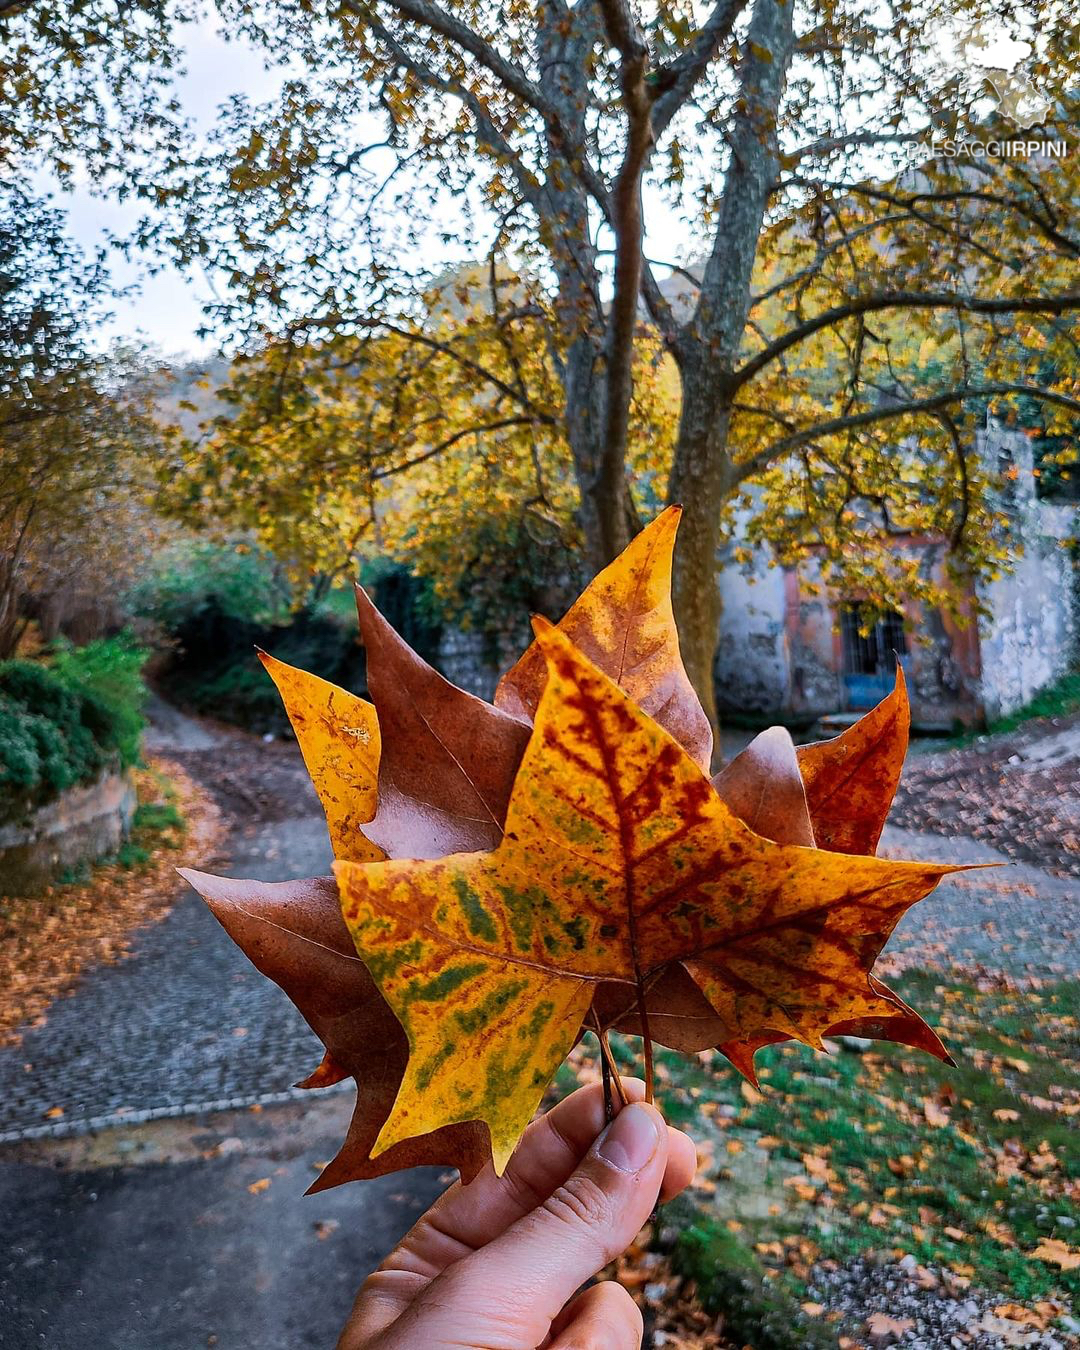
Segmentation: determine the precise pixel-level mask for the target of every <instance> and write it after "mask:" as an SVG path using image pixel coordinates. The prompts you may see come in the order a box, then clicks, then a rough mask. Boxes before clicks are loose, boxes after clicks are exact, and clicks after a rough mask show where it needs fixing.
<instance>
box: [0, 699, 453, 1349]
mask: <svg viewBox="0 0 1080 1350" xmlns="http://www.w3.org/2000/svg"><path fill="white" fill-rule="evenodd" d="M153 748H154V750H155V751H157V752H158V753H168V754H171V755H174V756H176V757H177V758H179V759H181V760H182V761H183V762H184V764H185V766H186V767H187V769H188V770H189V772H191V773H192V774H193V775H194V776H195V777H197V778H199V777H201V778H202V779H203V780H204V781H206V782H209V783H210V784H211V786H212V788H213V789H214V791H215V792H216V794H217V795H218V797H219V800H221V801H222V803H223V805H224V806H225V809H226V810H227V811H228V812H229V814H230V816H231V818H232V825H231V828H230V845H229V847H230V860H229V865H228V866H227V867H223V868H222V869H221V870H223V871H229V872H231V873H232V874H234V875H245V876H254V877H260V878H264V879H278V878H282V877H286V876H301V875H308V876H310V875H317V874H320V873H324V872H326V871H327V870H328V868H329V863H330V860H331V855H330V848H329V843H328V840H327V835H326V827H325V824H324V822H323V819H322V816H321V815H320V814H319V809H318V803H317V801H316V798H315V796H314V793H313V792H312V791H311V788H310V785H309V783H308V782H307V777H306V774H305V773H304V771H303V766H302V764H300V763H299V758H298V756H294V755H293V754H292V753H291V752H290V751H289V750H288V749H287V748H286V747H284V746H267V747H263V746H262V745H261V744H260V743H259V742H256V741H254V740H253V739H252V738H247V737H237V736H236V735H235V733H229V734H228V735H226V736H225V737H224V738H222V737H220V736H218V735H217V734H216V733H215V731H214V730H213V729H211V730H209V731H208V730H207V729H206V728H205V727H203V726H201V725H200V724H198V723H193V722H191V721H190V719H185V718H183V717H180V716H178V715H176V714H175V713H174V712H173V710H168V709H166V711H165V713H164V714H159V720H158V722H157V725H156V726H155V733H154V737H153ZM263 760H265V773H259V772H253V764H254V765H255V767H256V770H257V769H258V766H259V765H261V764H262V763H263ZM256 780H257V781H256ZM267 784H269V786H267ZM178 889H179V890H181V891H182V895H181V899H180V900H179V902H178V903H177V905H176V907H175V908H174V909H173V910H172V912H171V913H170V914H169V915H168V916H167V917H166V918H165V919H164V920H163V921H162V922H160V923H158V924H154V925H150V926H148V927H147V928H146V929H144V930H143V931H142V932H141V933H140V934H138V935H137V937H136V939H135V941H134V942H133V944H132V949H131V954H130V956H129V957H128V959H126V960H124V961H121V962H120V963H118V964H117V965H112V966H105V967H101V968H99V969H97V970H93V971H90V972H88V974H87V975H86V976H85V978H84V979H82V980H81V981H80V982H79V984H78V986H77V988H76V990H75V992H74V993H73V995H72V996H71V997H69V998H66V999H62V1000H60V1001H59V1002H58V1003H56V1004H54V1006H53V1007H52V1009H51V1010H50V1012H49V1016H48V1019H47V1021H46V1022H45V1023H44V1025H42V1026H41V1027H39V1028H35V1029H31V1030H29V1031H28V1032H27V1033H26V1034H25V1036H24V1039H23V1043H22V1044H21V1045H20V1046H18V1047H17V1048H15V1049H11V1050H4V1051H0V1139H2V1138H3V1136H4V1132H6V1134H7V1136H8V1142H7V1144H6V1146H4V1147H0V1215H2V1216H3V1223H2V1225H0V1347H3V1350H31V1347H33V1350H39V1347H42V1346H45V1347H48V1350H195V1347H202V1346H211V1345H213V1346H217V1347H218V1348H219V1350H297V1348H298V1347H302V1346H312V1347H319V1348H320V1350H329V1347H331V1346H332V1345H333V1344H334V1342H335V1340H336V1337H337V1332H338V1330H339V1329H340V1326H341V1323H342V1321H343V1320H344V1317H345V1315H346V1313H347V1311H348V1308H349V1306H350V1303H351V1300H352V1297H353V1294H354V1293H355V1289H356V1287H357V1285H358V1284H359V1283H360V1281H361V1280H362V1279H363V1277H364V1275H365V1274H366V1273H367V1272H368V1271H369V1270H371V1269H372V1268H373V1267H374V1266H375V1265H376V1264H377V1263H378V1261H379V1260H380V1259H381V1257H382V1256H383V1255H384V1254H385V1252H386V1251H388V1250H389V1248H390V1247H391V1246H392V1245H393V1244H394V1242H395V1241H396V1240H397V1239H398V1237H399V1236H400V1235H401V1234H402V1233H403V1232H404V1231H405V1230H406V1229H407V1228H408V1227H409V1226H410V1225H411V1223H412V1221H413V1219H414V1217H415V1215H416V1214H417V1213H418V1212H420V1211H421V1210H422V1209H424V1208H426V1207H427V1205H428V1204H429V1203H430V1202H431V1200H432V1199H434V1197H435V1195H436V1194H437V1193H438V1192H439V1190H440V1189H441V1188H442V1186H443V1184H444V1182H443V1181H440V1179H439V1175H438V1173H435V1172H433V1171H431V1170H430V1169H427V1170H423V1171H414V1172H410V1173H407V1174H405V1175H399V1176H396V1177H390V1178H387V1179H385V1180H380V1181H376V1182H370V1183H364V1184H363V1185H353V1186H348V1187H344V1188H340V1189H338V1190H336V1191H333V1192H330V1193H327V1194H325V1195H322V1196H318V1197H312V1198H310V1199H304V1198H303V1192H304V1190H305V1189H306V1188H307V1186H308V1185H309V1184H310V1183H311V1181H312V1180H313V1179H314V1176H315V1172H316V1167H315V1164H316V1163H317V1162H325V1161H326V1160H327V1159H329V1158H330V1157H332V1156H333V1153H334V1152H335V1151H336V1149H337V1147H338V1145H339V1144H340V1142H341V1140H342V1139H343V1138H344V1134H345V1127H346V1124H347V1120H348V1114H349V1109H350V1104H351V1095H352V1094H351V1089H349V1088H344V1089H343V1090H340V1091H335V1090H331V1092H329V1093H320V1094H317V1096H316V1095H315V1094H290V1085H291V1084H292V1083H295V1082H296V1081H297V1079H298V1078H299V1077H301V1076H303V1075H304V1074H306V1073H307V1072H308V1071H309V1070H310V1069H311V1068H312V1067H313V1066H314V1065H315V1064H316V1063H317V1062H318V1059H319V1057H320V1054H321V1047H320V1046H319V1044H318V1042H317V1040H316V1039H315V1037H314V1036H313V1035H312V1033H311V1032H310V1030H309V1029H308V1028H307V1026H306V1025H305V1023H304V1022H303V1020H302V1019H301V1018H300V1017H299V1015H298V1014H297V1013H296V1012H295V1010H294V1009H293V1007H292V1005H291V1004H290V1003H289V1001H288V1000H287V999H286V998H285V996H284V995H283V994H281V993H280V991H279V990H278V989H277V988H276V987H275V986H274V985H272V984H271V983H270V982H269V981H268V980H265V979H264V978H263V977H262V976H261V975H259V974H257V972H256V971H255V970H254V969H253V968H252V967H251V966H250V965H249V964H248V962H247V960H246V958H245V957H244V956H243V955H242V954H241V953H240V952H239V950H238V949H237V948H236V947H234V945H233V944H232V942H231V941H230V940H229V939H228V938H227V937H226V936H225V934H224V933H223V931H222V930H221V928H220V927H219V926H218V924H217V922H216V921H215V920H214V919H213V918H212V917H211V915H210V913H209V911H208V910H207V909H206V907H205V905H204V904H203V903H202V901H201V900H200V899H198V897H197V896H195V895H194V894H193V893H191V892H190V891H187V888H186V887H182V884H181V883H179V882H178ZM268 1095H270V1096H273V1095H280V1096H290V1095H291V1096H294V1097H295V1096H298V1095H299V1096H302V1097H303V1100H302V1101H292V1102H290V1103H288V1104H285V1105H280V1106H266V1107H263V1108H262V1109H261V1110H259V1111H258V1112H257V1113H253V1112H252V1111H250V1110H240V1111H233V1112H228V1111H226V1112H222V1111H220V1110H218V1111H214V1112H210V1111H207V1110H205V1108H206V1106H207V1105H208V1104H211V1105H220V1104H221V1103H222V1102H223V1101H229V1100H232V1101H234V1102H237V1103H240V1102H242V1103H243V1104H244V1105H245V1106H246V1105H247V1104H248V1103H251V1102H253V1101H258V1100H266V1098H267V1096H268ZM56 1106H60V1107H62V1108H63V1111H64V1115H63V1116H62V1117H61V1118H60V1119H59V1121H56V1122H53V1121H49V1120H47V1119H46V1117H45V1113H46V1112H47V1111H49V1110H50V1109H51V1108H53V1107H56ZM147 1112H149V1113H152V1114H156V1115H157V1116H159V1117H160V1118H158V1119H154V1120H151V1121H149V1122H147V1123H140V1124H134V1125H131V1124H125V1123H124V1122H125V1121H126V1120H130V1119H131V1117H132V1115H133V1114H136V1113H147ZM169 1117H173V1118H169ZM87 1122H97V1124H98V1125H99V1126H100V1125H101V1124H104V1123H105V1122H110V1123H112V1126H113V1127H112V1128H108V1129H101V1130H100V1132H97V1130H95V1132H93V1133H90V1134H86V1133H83V1134H81V1135H79V1136H78V1137H72V1138H64V1137H57V1136H62V1135H65V1134H71V1132H72V1131H73V1130H74V1129H77V1128H79V1127H85V1126H86V1124H87ZM42 1133H44V1134H47V1135H48V1136H49V1137H45V1138H37V1139H31V1141H30V1142H22V1143H13V1142H10V1137H11V1136H12V1135H21V1136H23V1138H24V1139H25V1137H26V1136H27V1135H34V1134H42ZM266 1178H269V1180H270V1182H271V1184H270V1186H269V1187H266V1188H260V1189H257V1190H256V1192H254V1193H252V1192H250V1191H249V1190H248V1186H249V1185H251V1184H253V1183H255V1182H258V1181H261V1180H263V1179H266ZM320 1234H321V1235H322V1236H321V1237H320Z"/></svg>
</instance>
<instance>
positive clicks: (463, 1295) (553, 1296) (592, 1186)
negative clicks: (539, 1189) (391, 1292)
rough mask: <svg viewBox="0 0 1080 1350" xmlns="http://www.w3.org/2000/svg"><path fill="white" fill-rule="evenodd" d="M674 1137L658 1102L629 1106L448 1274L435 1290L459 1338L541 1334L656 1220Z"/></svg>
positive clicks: (513, 1340) (480, 1340) (501, 1340)
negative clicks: (558, 1178)
mask: <svg viewBox="0 0 1080 1350" xmlns="http://www.w3.org/2000/svg"><path fill="white" fill-rule="evenodd" d="M668 1140H669V1135H668V1128H667V1125H666V1124H665V1123H664V1119H663V1117H662V1116H661V1114H660V1112H659V1111H657V1109H656V1108H655V1107H654V1106H648V1105H646V1104H645V1103H644V1102H632V1103H631V1104H630V1105H628V1106H624V1107H623V1109H622V1110H621V1111H620V1112H619V1114H618V1115H617V1116H616V1117H615V1119H614V1120H613V1121H612V1122H611V1124H610V1125H608V1127H607V1128H606V1129H605V1130H604V1132H603V1133H602V1134H601V1135H600V1137H599V1138H598V1139H597V1140H596V1142H595V1143H594V1144H593V1146H592V1148H591V1149H590V1150H589V1152H588V1153H587V1154H586V1155H585V1157H584V1158H583V1159H582V1161H581V1163H580V1164H579V1165H578V1167H577V1169H576V1170H575V1171H574V1172H573V1173H572V1174H571V1175H570V1176H569V1177H568V1178H567V1180H566V1181H565V1182H564V1183H563V1185H561V1186H559V1187H558V1189H557V1190H555V1191H554V1192H553V1193H552V1194H551V1195H549V1196H548V1197H547V1198H546V1199H542V1198H541V1197H539V1196H538V1197H537V1200H538V1201H540V1203H539V1204H538V1206H537V1208H536V1209H534V1210H532V1211H531V1212H530V1213H528V1214H526V1215H525V1216H524V1218H521V1219H519V1220H518V1221H517V1223H515V1224H512V1225H511V1227H509V1228H508V1229H507V1230H506V1232H505V1233H503V1234H502V1236H501V1237H499V1238H497V1239H496V1240H495V1241H494V1242H491V1243H489V1244H488V1246H486V1247H484V1248H482V1249H481V1250H480V1251H478V1252H475V1253H473V1254H472V1255H470V1256H467V1257H466V1258H465V1259H464V1260H462V1261H459V1262H457V1263H456V1264H455V1265H453V1266H451V1267H450V1268H449V1269H448V1270H447V1271H446V1272H445V1273H444V1274H443V1275H442V1276H440V1277H439V1279H437V1280H436V1281H435V1282H434V1283H433V1284H432V1285H431V1286H430V1289H429V1294H430V1297H431V1299H432V1300H433V1301H434V1302H435V1303H436V1304H437V1305H438V1306H439V1307H440V1308H441V1309H444V1310H446V1309H447V1308H448V1307H449V1306H452V1307H453V1308H454V1309H455V1311H456V1313H457V1315H458V1317H459V1318H460V1319H461V1320H460V1321H459V1322H458V1323H457V1325H458V1335H459V1337H460V1339H459V1340H458V1342H457V1343H458V1344H464V1345H508V1346H516V1345H517V1344H519V1341H518V1340H517V1337H518V1336H520V1338H521V1339H520V1344H521V1345H523V1346H535V1345H538V1344H540V1343H541V1342H542V1341H543V1340H544V1338H545V1337H546V1336H547V1334H548V1331H549V1329H550V1325H551V1322H552V1319H553V1318H555V1317H556V1316H557V1314H558V1313H559V1312H560V1311H561V1309H562V1307H563V1305H564V1304H565V1303H566V1302H567V1300H568V1299H569V1298H570V1297H571V1296H572V1295H573V1294H574V1292H575V1291H576V1290H577V1289H578V1288H580V1286H581V1285H582V1284H583V1283H584V1282H585V1281H586V1280H588V1279H589V1278H590V1277H591V1276H593V1275H595V1274H596V1272H597V1271H598V1270H600V1269H601V1268H602V1267H603V1266H606V1265H607V1263H608V1262H609V1261H611V1260H613V1259H614V1258H615V1257H616V1256H618V1255H619V1253H620V1252H622V1251H624V1250H625V1249H626V1248H627V1247H628V1246H629V1245H630V1243H631V1242H632V1241H633V1239H634V1237H635V1236H636V1234H637V1233H638V1231H639V1230H640V1229H641V1227H642V1225H643V1224H645V1223H646V1221H647V1220H648V1218H649V1215H650V1214H651V1213H652V1210H653V1208H654V1206H655V1205H656V1201H657V1197H658V1195H659V1193H660V1183H661V1181H662V1180H663V1177H664V1168H665V1165H666V1163H667V1154H668ZM426 1301H427V1295H425V1298H424V1299H422V1300H421V1302H426ZM466 1322H467V1324H468V1330H466V1327H465V1326H464V1325H462V1323H466ZM493 1332H494V1333H496V1334H495V1335H494V1336H493Z"/></svg>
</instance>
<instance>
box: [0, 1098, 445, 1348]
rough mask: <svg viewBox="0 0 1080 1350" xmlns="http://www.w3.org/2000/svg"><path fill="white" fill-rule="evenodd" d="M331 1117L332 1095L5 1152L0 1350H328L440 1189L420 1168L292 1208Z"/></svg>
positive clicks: (329, 1141) (335, 1124)
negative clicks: (358, 1295)
mask: <svg viewBox="0 0 1080 1350" xmlns="http://www.w3.org/2000/svg"><path fill="white" fill-rule="evenodd" d="M346 1117H347V1102H346V1100H345V1099H344V1098H342V1097H340V1096H339V1097H337V1098H331V1099H330V1100H329V1101H325V1100H324V1101H322V1102H318V1103H314V1104H313V1105H312V1106H310V1107H304V1106H301V1105H297V1104H293V1105H287V1106H280V1107H275V1108H271V1109H269V1110H265V1111H263V1112H261V1113H259V1114H257V1115H256V1114H252V1113H251V1112H250V1111H243V1112H233V1113H229V1112H225V1113H217V1114H215V1115H213V1116H211V1117H208V1118H206V1119H205V1120H201V1121H200V1120H194V1121H193V1120H186V1119H185V1120H180V1121H159V1122H156V1123H153V1124H149V1125H143V1126H138V1127H127V1128H125V1127H120V1128H117V1129H113V1130H109V1131H106V1132H105V1133H104V1134H103V1135H101V1136H99V1137H98V1138H97V1139H82V1140H72V1141H65V1142H61V1143H57V1142H56V1141H51V1142H50V1144H49V1145H48V1147H47V1148H46V1147H44V1146H43V1145H42V1144H41V1143H38V1144H36V1145H22V1146H18V1147H17V1148H16V1149H15V1150H14V1152H12V1151H11V1150H9V1155H8V1157H7V1159H6V1160H5V1161H4V1162H3V1163H0V1214H3V1216H4V1218H3V1229H2V1233H3V1236H2V1238H0V1347H2V1348H3V1350H41V1347H46V1348H47V1350H197V1347H203V1346H216V1347H217V1350H300V1348H301V1347H312V1350H330V1348H331V1347H332V1346H333V1345H334V1344H335V1342H336V1339H337V1335H338V1332H339V1331H340V1329H341V1326H342V1323H343V1322H344V1320H345V1317H346V1315H347V1313H348V1310H349V1307H350V1306H351V1304H352V1299H353V1297H354V1295H355V1292H356V1289H357V1287H358V1285H359V1283H360V1282H361V1280H362V1279H363V1277H364V1275H365V1274H367V1272H368V1271H370V1270H371V1269H372V1268H373V1267H374V1266H375V1265H377V1264H378V1262H379V1260H380V1259H381V1258H382V1256H383V1255H384V1254H385V1253H386V1252H387V1251H388V1250H389V1249H390V1248H391V1247H392V1246H393V1245H394V1243H395V1242H396V1241H397V1240H398V1238H399V1237H400V1236H401V1235H402V1234H403V1233H404V1232H405V1230H406V1229H407V1228H408V1227H410V1225H411V1224H412V1222H413V1220H414V1219H415V1217H416V1216H417V1215H418V1214H419V1213H420V1212H421V1211H422V1210H423V1209H425V1208H426V1207H427V1206H428V1205H429V1204H430V1203H431V1201H432V1200H433V1199H434V1198H435V1196H436V1195H437V1194H438V1192H439V1191H440V1189H441V1188H442V1185H443V1182H442V1181H441V1180H440V1177H439V1174H438V1173H437V1172H434V1171H433V1170H431V1169H424V1170H423V1171H415V1172H411V1173H408V1174H407V1175H405V1176H400V1175H399V1176H393V1177H385V1178H380V1179H379V1180H377V1181H371V1182H365V1183H363V1184H362V1185H360V1184H356V1185H352V1186H345V1187H339V1188H338V1189H337V1190H334V1191H329V1192H326V1193H324V1194H322V1195H318V1196H310V1197H306V1198H305V1197H304V1196H303V1192H304V1190H305V1189H306V1188H307V1186H308V1185H309V1184H310V1183H311V1181H312V1179H313V1178H314V1176H315V1173H316V1164H317V1163H318V1162H320V1161H324V1160H325V1159H327V1158H328V1157H329V1156H330V1154H331V1152H332V1151H333V1149H334V1148H335V1147H336V1144H337V1141H339V1140H340V1138H341V1137H342V1134H343V1131H344V1126H345V1119H346ZM264 1182H269V1185H263V1184H261V1183H264ZM249 1187H254V1188H255V1189H254V1190H250V1189H249Z"/></svg>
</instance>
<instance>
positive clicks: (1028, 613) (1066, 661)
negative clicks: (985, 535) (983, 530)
mask: <svg viewBox="0 0 1080 1350" xmlns="http://www.w3.org/2000/svg"><path fill="white" fill-rule="evenodd" d="M984 446H985V447H986V449H985V451H984V452H985V453H990V452H991V451H996V452H999V453H1001V454H1007V455H1008V456H1009V458H1010V459H1011V460H1012V462H1013V464H1014V465H1015V467H1016V469H1017V474H1016V477H1015V478H1014V479H1013V482H1012V491H1011V495H1010V499H1009V501H1007V502H1006V503H1005V505H1006V508H1007V510H1008V511H1009V514H1010V516H1011V517H1012V528H1013V533H1014V537H1015V539H1016V541H1017V544H1018V545H1019V547H1020V549H1021V550H1022V551H1021V552H1020V555H1019V557H1018V558H1017V560H1016V564H1015V567H1014V569H1013V571H1012V572H1010V573H1007V574H1006V575H1005V576H1002V577H1001V578H999V579H998V580H997V581H993V582H990V583H989V584H988V585H986V586H985V587H984V588H983V590H982V593H981V599H982V600H983V603H984V605H985V606H986V608H987V611H988V613H987V615H986V617H985V618H983V619H981V620H980V623H979V638H980V652H981V657H982V680H981V693H982V703H983V708H984V711H985V714H986V717H987V719H988V720H990V721H993V720H994V718H996V717H1003V716H1005V715H1006V714H1007V713H1010V712H1014V711H1015V710H1016V709H1017V708H1021V707H1023V705H1024V704H1025V703H1029V702H1030V701H1031V699H1032V698H1033V697H1034V695H1035V694H1037V693H1038V691H1039V690H1040V689H1044V688H1045V687H1046V686H1047V685H1048V684H1053V682H1054V681H1055V680H1057V679H1060V677H1061V676H1062V675H1064V674H1065V673H1066V672H1067V671H1068V670H1069V669H1070V668H1072V667H1073V665H1074V664H1075V662H1076V659H1077V641H1078V637H1080V635H1078V633H1077V624H1076V587H1077V577H1076V569H1075V564H1074V561H1073V558H1072V555H1071V552H1070V550H1069V548H1068V546H1067V545H1068V541H1069V540H1070V539H1072V538H1073V537H1075V535H1076V533H1077V528H1078V508H1077V507H1076V506H1073V505H1067V504H1057V503H1053V502H1042V501H1039V500H1038V499H1037V497H1036V495H1035V479H1034V476H1033V474H1032V463H1031V443H1030V441H1029V440H1028V438H1027V437H1026V436H1025V435H1023V434H1022V433H1020V432H1015V431H1000V430H996V429H994V428H991V430H990V431H989V432H987V433H986V434H985V439H984Z"/></svg>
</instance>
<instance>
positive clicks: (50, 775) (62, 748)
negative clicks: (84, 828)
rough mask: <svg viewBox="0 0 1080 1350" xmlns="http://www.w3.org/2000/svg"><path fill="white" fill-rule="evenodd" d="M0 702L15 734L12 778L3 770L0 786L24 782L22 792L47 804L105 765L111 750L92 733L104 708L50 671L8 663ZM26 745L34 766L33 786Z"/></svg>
mask: <svg viewBox="0 0 1080 1350" xmlns="http://www.w3.org/2000/svg"><path fill="white" fill-rule="evenodd" d="M0 697H2V698H4V699H5V700H6V701H7V702H8V703H9V704H10V705H11V706H12V710H13V711H12V717H11V719H10V721H11V722H12V723H13V724H14V726H15V727H16V728H17V741H16V748H15V763H14V764H13V766H12V768H11V771H10V776H9V772H8V769H7V765H6V764H5V765H4V767H3V768H0V786H4V787H7V786H8V785H9V784H10V786H11V787H12V788H14V787H15V786H16V785H17V784H18V782H19V779H20V778H21V779H22V780H23V781H22V783H21V784H19V785H20V786H21V787H23V788H24V789H29V791H30V793H31V794H32V796H33V797H35V798H38V799H46V798H48V797H52V796H55V795H56V794H57V793H58V792H62V791H63V790H64V789H65V788H68V787H71V786H72V785H73V784H74V783H78V782H82V781H84V780H85V779H87V778H91V777H92V776H93V775H94V774H95V773H96V772H97V770H98V769H100V768H101V767H102V765H103V764H104V763H105V762H106V760H107V758H108V750H109V749H110V748H112V747H109V746H108V745H106V744H103V743H102V742H100V741H99V740H98V739H97V738H96V737H95V735H94V732H93V730H92V729H91V728H92V726H94V725H95V724H99V722H98V719H99V716H100V708H99V707H98V706H96V703H95V700H94V699H93V697H92V696H87V695H83V694H81V693H80V692H79V691H78V690H76V689H73V688H71V687H69V686H68V685H67V684H66V683H65V682H64V681H63V680H62V679H61V678H60V677H59V676H58V675H57V674H56V673H55V672H53V671H51V670H49V669H48V668H47V667H45V666H43V665H41V664H39V663H38V662H35V661H6V662H4V663H3V664H2V665H0ZM8 720H9V719H5V722H7V721H8ZM25 742H29V744H30V745H31V746H32V747H33V754H34V759H35V760H36V764H35V772H34V774H33V778H32V779H31V780H30V781H29V782H27V781H26V775H27V772H28V768H29V764H28V761H27V758H26V755H25V748H24V745H25Z"/></svg>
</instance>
